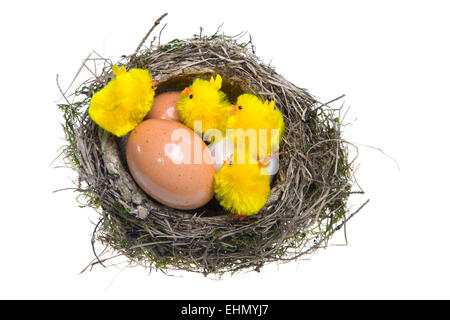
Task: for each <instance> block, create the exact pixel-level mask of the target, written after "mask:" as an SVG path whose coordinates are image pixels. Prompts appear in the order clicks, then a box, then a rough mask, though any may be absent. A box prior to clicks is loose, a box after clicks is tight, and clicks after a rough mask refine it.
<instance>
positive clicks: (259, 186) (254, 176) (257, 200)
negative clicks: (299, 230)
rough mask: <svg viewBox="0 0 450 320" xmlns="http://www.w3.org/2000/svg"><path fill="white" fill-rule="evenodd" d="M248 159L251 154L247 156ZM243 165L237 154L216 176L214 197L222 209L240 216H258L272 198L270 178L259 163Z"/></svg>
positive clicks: (246, 162)
mask: <svg viewBox="0 0 450 320" xmlns="http://www.w3.org/2000/svg"><path fill="white" fill-rule="evenodd" d="M246 154H247V155H248V153H246ZM247 155H246V156H245V158H246V160H245V162H244V163H239V162H238V161H237V160H238V157H237V152H236V153H235V155H234V156H233V160H232V161H228V162H227V163H225V164H224V165H223V166H222V167H221V168H220V169H219V171H217V172H216V174H215V175H214V193H215V197H216V199H217V200H218V201H219V203H220V205H221V206H222V207H224V208H225V209H226V210H228V211H229V212H231V213H232V214H234V215H237V216H241V217H243V216H250V215H254V214H257V213H258V212H259V211H260V210H261V208H262V207H264V205H265V204H266V202H267V199H268V198H269V194H270V178H269V174H268V172H267V170H266V169H265V168H264V166H261V165H260V164H259V163H258V162H256V159H253V161H250V160H249V157H248V156H247Z"/></svg>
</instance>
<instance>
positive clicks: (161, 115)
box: [144, 91, 180, 121]
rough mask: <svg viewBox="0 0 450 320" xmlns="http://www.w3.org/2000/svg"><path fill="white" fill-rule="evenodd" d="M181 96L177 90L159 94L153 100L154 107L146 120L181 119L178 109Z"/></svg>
mask: <svg viewBox="0 0 450 320" xmlns="http://www.w3.org/2000/svg"><path fill="white" fill-rule="evenodd" d="M179 97H180V93H179V92H175V91H171V92H164V93H161V94H158V95H157V96H156V97H155V99H154V100H153V105H152V108H151V109H150V112H149V113H148V114H147V115H146V116H145V118H144V120H147V119H164V120H175V121H180V114H179V113H178V109H177V104H178V98H179Z"/></svg>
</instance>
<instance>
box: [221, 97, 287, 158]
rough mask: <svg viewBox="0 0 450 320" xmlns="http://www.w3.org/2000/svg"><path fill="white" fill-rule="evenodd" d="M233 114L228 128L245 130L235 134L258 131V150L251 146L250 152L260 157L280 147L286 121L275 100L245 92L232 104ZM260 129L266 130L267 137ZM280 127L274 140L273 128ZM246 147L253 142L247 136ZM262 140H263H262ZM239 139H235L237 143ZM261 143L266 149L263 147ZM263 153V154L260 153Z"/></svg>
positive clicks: (268, 154)
mask: <svg viewBox="0 0 450 320" xmlns="http://www.w3.org/2000/svg"><path fill="white" fill-rule="evenodd" d="M231 108H232V111H231V114H232V115H231V116H230V117H229V118H228V122H227V129H233V130H238V129H242V130H243V131H235V136H236V137H239V136H241V135H243V134H244V135H245V133H246V132H247V130H249V129H254V130H255V132H256V138H257V142H256V144H255V145H256V150H254V149H255V148H254V147H253V148H251V150H250V153H252V154H254V155H257V156H258V158H259V159H262V158H264V157H268V156H270V155H271V154H272V153H274V152H276V151H277V150H278V149H279V144H280V143H281V140H282V137H283V134H284V121H283V116H282V114H281V112H280V111H278V110H277V109H275V102H274V101H271V102H269V101H267V100H266V101H265V102H262V101H261V100H259V99H258V98H257V97H256V96H254V95H252V94H249V93H244V94H242V95H240V96H239V97H238V99H237V102H236V104H235V105H232V106H231ZM260 129H263V130H266V131H265V132H266V133H267V139H264V137H263V136H261V133H260ZM273 129H278V130H279V131H278V134H279V136H278V139H276V137H274V139H273V141H272V130H273ZM261 138H262V139H264V140H265V141H264V140H262V139H261ZM246 139H247V141H246V148H247V150H249V148H250V146H251V144H249V142H248V138H246ZM260 140H261V141H260ZM236 141H238V139H237V140H235V143H236ZM261 145H262V146H263V148H264V149H265V151H266V152H264V149H263V148H261ZM260 153H261V154H260Z"/></svg>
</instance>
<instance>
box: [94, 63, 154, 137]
mask: <svg viewBox="0 0 450 320" xmlns="http://www.w3.org/2000/svg"><path fill="white" fill-rule="evenodd" d="M112 72H113V73H114V75H115V78H113V79H112V80H111V81H110V82H109V83H108V84H107V85H106V86H105V87H104V88H103V89H101V90H100V91H98V92H97V93H95V94H94V96H93V97H92V99H91V103H90V105H89V116H90V117H91V119H92V120H93V121H94V122H95V123H97V124H98V126H100V127H101V128H103V129H105V130H106V131H109V132H111V133H112V134H114V135H116V136H118V137H122V136H124V135H126V134H127V133H128V132H130V131H131V130H133V129H134V128H135V127H136V126H137V125H138V124H139V123H141V122H142V120H143V119H144V117H145V115H146V114H147V113H148V112H149V111H150V109H151V107H152V104H153V98H154V96H155V89H156V88H155V87H154V85H155V82H153V81H152V76H151V74H150V72H149V71H148V70H146V69H130V70H129V71H127V70H126V69H125V67H124V66H121V67H119V66H117V65H114V66H113V67H112Z"/></svg>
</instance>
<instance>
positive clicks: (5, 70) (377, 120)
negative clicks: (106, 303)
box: [0, 0, 450, 299]
mask: <svg viewBox="0 0 450 320" xmlns="http://www.w3.org/2000/svg"><path fill="white" fill-rule="evenodd" d="M167 3H169V4H167ZM0 6H1V8H0V11H1V12H2V18H1V19H0V30H1V31H0V32H1V46H2V48H1V50H0V56H1V62H2V65H1V76H0V84H1V85H0V88H1V93H2V100H1V114H2V116H1V117H0V119H1V126H0V130H1V137H2V138H3V145H2V149H1V150H2V151H1V157H0V165H1V169H2V173H1V175H0V177H1V178H0V179H1V180H0V181H1V183H0V199H1V220H0V298H125V299H127V298H143V299H170V298H179V299H182V298H185V299H190V298H205V299H211V298H217V299H231V298H233V299H260V298H261V299H262V298H265V299H269V298H270V299H299V298H302V299H312V298H326V299H328V298H344V299H345V298H362V299H365V298H388V299H390V298H447V299H448V298H450V293H449V289H448V288H449V287H450V276H449V270H450V257H449V245H450V243H449V242H450V241H449V236H448V232H449V231H448V230H449V226H450V218H449V213H450V212H449V208H448V192H449V178H450V174H449V159H448V155H449V153H448V151H447V149H448V146H449V143H448V139H449V138H450V136H449V134H448V127H447V126H448V118H449V116H450V112H449V110H450V102H449V101H450V95H449V89H450V86H449V85H450V83H449V82H450V81H449V76H450V62H449V58H450V42H449V39H448V31H449V30H450V19H449V18H448V14H449V9H450V7H449V5H448V2H445V1H372V2H369V1H364V2H363V1H339V2H337V1H314V3H313V2H308V3H306V2H303V1H295V2H294V1H280V0H278V1H258V2H256V1H255V2H250V1H222V2H220V1H204V2H200V1H192V0H190V1H180V2H173V1H161V2H160V3H155V1H151V2H150V1H131V0H127V1H72V2H71V3H69V2H66V1H64V2H63V1H29V2H22V1H14V2H9V4H6V2H2V3H1V5H0ZM164 12H169V16H168V17H167V18H166V19H165V22H167V23H168V25H167V27H166V29H165V30H164V33H163V38H162V40H163V42H164V41H169V40H171V39H172V38H175V37H178V38H186V37H189V36H191V35H192V34H194V33H197V32H198V28H199V26H203V27H204V28H205V30H206V31H207V32H209V33H213V32H214V31H215V30H216V28H217V27H218V26H219V25H220V24H222V23H224V27H223V30H224V31H225V32H226V33H227V34H236V33H239V32H240V31H242V30H245V31H248V32H249V33H250V34H251V35H252V37H253V42H254V44H255V46H256V50H257V51H256V53H257V54H258V55H259V56H260V57H261V58H262V59H263V60H264V61H265V62H267V63H268V62H269V61H270V60H271V59H272V65H274V66H275V67H276V70H277V71H278V72H279V73H281V74H283V75H284V76H285V77H286V78H287V79H288V80H290V81H291V82H293V83H295V84H297V85H299V86H301V87H306V88H308V89H309V90H310V92H311V93H312V94H314V95H315V96H317V97H319V98H320V99H321V100H322V101H328V100H331V99H333V98H335V97H337V96H339V95H341V94H343V93H345V94H346V98H345V105H346V106H348V107H350V111H349V115H348V117H347V119H348V120H349V122H351V123H352V125H351V126H349V127H347V129H346V132H345V138H346V139H347V140H349V141H352V142H355V143H360V144H365V145H370V146H373V147H379V148H382V149H383V151H384V152H385V153H387V154H388V155H389V156H390V157H393V158H395V160H396V161H397V162H398V164H399V166H400V170H398V168H397V166H396V163H395V162H394V161H393V160H391V159H390V158H389V157H387V156H385V155H383V154H382V153H381V152H379V151H377V150H374V149H372V148H368V147H364V146H362V145H360V153H361V154H360V158H359V160H358V163H359V164H360V166H359V169H358V172H357V176H358V180H359V183H360V184H361V186H362V187H363V189H364V190H365V191H366V192H367V193H366V195H365V196H357V197H355V199H354V200H353V201H352V203H353V204H354V205H357V204H358V203H360V202H361V201H363V200H365V199H366V198H370V199H371V202H370V203H369V205H368V206H367V207H366V209H365V210H363V211H362V212H361V213H359V214H358V215H357V216H356V217H355V218H354V220H352V221H351V222H349V224H348V238H349V242H350V243H349V245H348V246H346V247H342V246H331V247H329V248H327V249H326V250H320V251H318V252H317V253H316V255H315V256H313V257H312V259H311V260H308V261H299V262H292V263H289V264H285V265H276V264H272V265H269V266H266V267H264V268H263V269H262V272H261V273H259V274H258V273H244V274H239V275H235V276H233V277H231V278H230V277H228V278H225V279H223V280H215V279H209V278H204V277H203V276H201V275H196V274H186V273H176V272H175V273H173V274H174V275H175V276H172V277H171V276H166V275H163V274H162V273H160V272H151V273H149V272H148V270H143V269H141V268H132V269H129V268H123V266H119V267H117V268H115V267H112V268H109V269H103V268H102V267H98V268H94V270H93V271H92V272H86V273H84V274H82V275H79V272H80V271H81V270H82V269H83V268H84V267H85V266H86V265H87V264H88V263H89V261H90V260H91V259H92V258H93V255H92V252H91V248H90V233H91V232H92V230H93V225H92V224H91V221H90V220H92V221H96V214H95V213H93V212H92V211H91V210H90V209H81V208H78V206H77V204H76V202H75V200H74V198H75V194H74V193H72V192H71V191H66V192H61V193H52V191H53V190H55V189H59V188H64V187H70V186H71V182H70V178H73V177H74V175H73V174H72V173H71V171H69V170H65V169H53V168H52V167H53V166H50V163H51V161H52V160H53V159H54V157H55V156H56V155H57V150H58V148H59V147H60V146H61V144H62V142H63V141H62V140H61V138H62V132H61V128H60V123H61V121H62V118H61V114H60V113H59V111H58V110H57V107H56V105H55V103H56V101H57V100H58V99H59V94H58V90H57V87H56V82H55V79H56V74H60V80H61V83H62V85H63V87H67V85H68V84H69V83H70V81H71V80H72V78H73V76H74V75H75V73H76V71H77V70H78V67H79V66H80V64H81V60H82V59H83V58H85V57H86V56H87V54H88V53H89V52H91V51H92V50H97V51H98V52H99V53H101V54H103V55H105V56H106V57H109V58H112V59H113V60H116V59H117V58H118V57H119V56H120V55H122V54H130V53H132V52H133V50H134V49H135V48H136V46H137V44H138V43H139V41H140V40H141V39H142V37H143V36H144V35H145V33H146V32H147V30H148V29H149V27H150V26H151V25H152V24H153V22H154V20H155V19H156V18H157V17H159V16H160V15H161V14H162V13H164ZM342 242H343V236H342V233H340V234H338V235H337V236H336V237H335V238H334V239H333V240H332V243H334V244H340V243H342Z"/></svg>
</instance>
